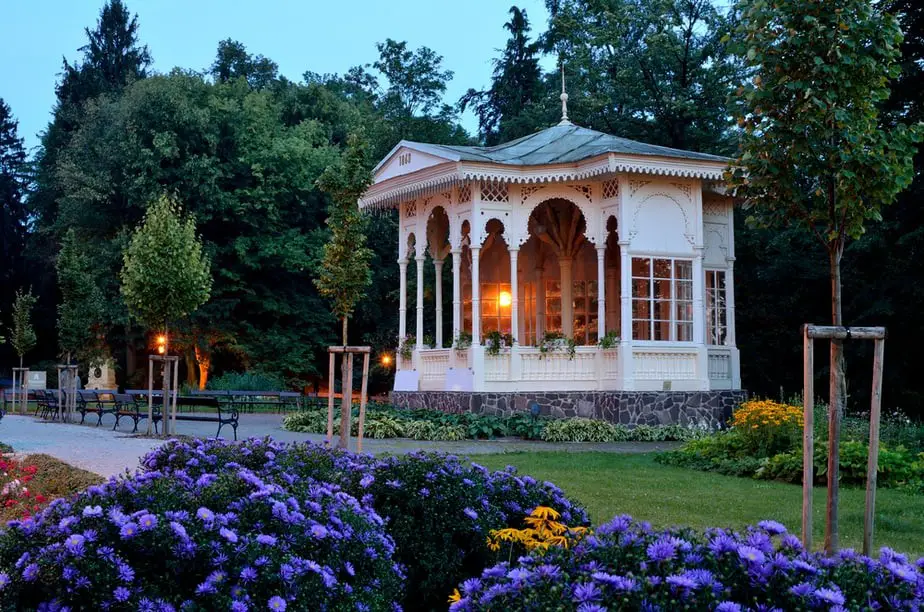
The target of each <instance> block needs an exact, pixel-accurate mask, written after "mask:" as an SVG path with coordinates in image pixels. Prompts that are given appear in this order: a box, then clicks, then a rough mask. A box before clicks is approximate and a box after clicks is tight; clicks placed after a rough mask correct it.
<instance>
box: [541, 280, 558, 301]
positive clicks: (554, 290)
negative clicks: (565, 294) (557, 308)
mask: <svg viewBox="0 0 924 612" xmlns="http://www.w3.org/2000/svg"><path fill="white" fill-rule="evenodd" d="M545 295H546V297H557V296H559V295H561V283H560V282H558V281H546V283H545Z"/></svg>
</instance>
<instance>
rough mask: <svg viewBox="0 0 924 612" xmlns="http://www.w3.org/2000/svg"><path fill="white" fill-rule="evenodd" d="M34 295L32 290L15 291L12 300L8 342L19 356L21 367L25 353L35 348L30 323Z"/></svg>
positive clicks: (34, 339) (33, 333)
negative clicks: (11, 324)
mask: <svg viewBox="0 0 924 612" xmlns="http://www.w3.org/2000/svg"><path fill="white" fill-rule="evenodd" d="M35 301H36V297H35V296H34V295H32V290H31V289H30V290H29V291H26V292H23V290H22V289H20V290H19V291H17V292H16V299H15V300H14V301H13V326H12V327H11V328H10V344H12V345H13V350H15V351H16V354H17V355H18V356H19V366H20V367H22V364H23V358H24V357H25V355H26V353H28V352H29V351H31V350H32V349H34V348H35V343H36V337H35V327H34V326H33V324H32V309H33V308H34V307H35Z"/></svg>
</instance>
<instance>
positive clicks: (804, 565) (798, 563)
mask: <svg viewBox="0 0 924 612" xmlns="http://www.w3.org/2000/svg"><path fill="white" fill-rule="evenodd" d="M792 566H793V567H794V568H796V569H798V570H802V571H803V572H806V573H807V574H812V575H814V574H817V573H818V568H816V567H815V566H814V565H812V564H811V563H808V562H806V561H803V560H802V559H795V560H793V562H792Z"/></svg>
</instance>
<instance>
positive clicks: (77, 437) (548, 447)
mask: <svg viewBox="0 0 924 612" xmlns="http://www.w3.org/2000/svg"><path fill="white" fill-rule="evenodd" d="M240 418H241V420H240V426H239V428H238V435H240V436H241V437H264V436H272V437H273V438H275V439H276V440H279V441H283V442H302V441H306V440H310V441H312V442H323V441H324V436H323V435H319V434H300V433H294V432H291V431H285V430H284V429H282V415H279V414H242V415H241V417H240ZM113 422H114V419H113V417H112V416H111V415H107V416H106V417H105V418H104V419H103V426H102V427H96V426H95V425H70V424H63V423H48V422H43V421H41V420H40V419H36V418H34V417H29V416H13V415H7V416H6V417H4V418H3V420H2V421H0V441H2V442H5V443H7V444H9V445H10V446H12V447H13V449H14V450H15V451H16V452H18V453H46V454H48V455H52V456H53V457H57V458H58V459H61V460H62V461H66V462H67V463H70V464H72V465H75V466H77V467H81V468H83V469H85V470H89V471H91V472H96V473H97V474H101V475H103V476H112V475H115V474H119V473H121V472H124V471H125V470H126V469H129V470H134V469H135V468H136V467H137V466H138V461H139V460H140V459H141V457H143V456H144V455H145V454H147V453H148V452H149V451H151V450H153V449H155V448H157V447H158V446H159V445H160V444H161V441H160V440H157V439H151V438H144V437H140V436H133V435H131V433H130V432H131V427H132V425H131V423H129V422H126V421H123V425H122V426H121V427H120V428H119V430H118V431H112V425H113ZM177 430H178V433H179V434H182V435H187V436H196V437H204V438H207V437H214V436H215V433H216V430H217V425H216V424H214V423H196V422H190V421H178V422H177ZM231 435H232V432H231V428H229V427H224V428H223V429H222V437H228V436H231ZM352 445H355V440H352V441H351V448H355V447H354V446H352ZM677 446H678V444H677V443H675V442H611V443H600V444H590V443H588V444H583V443H581V444H578V443H550V442H531V441H526V440H520V439H502V440H462V441H458V442H428V441H418V440H408V439H403V438H395V439H386V440H372V439H368V438H367V439H365V440H363V451H365V452H369V453H373V454H380V453H407V452H412V451H416V450H433V451H442V452H447V453H453V454H456V455H464V456H471V455H483V454H490V453H514V452H540V451H566V452H586V451H603V452H611V453H647V452H653V451H660V450H669V449H672V448H676V447H677Z"/></svg>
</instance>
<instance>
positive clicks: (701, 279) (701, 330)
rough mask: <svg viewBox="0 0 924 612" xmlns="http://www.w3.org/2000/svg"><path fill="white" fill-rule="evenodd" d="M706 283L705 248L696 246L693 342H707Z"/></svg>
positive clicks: (694, 256) (694, 257) (694, 260)
mask: <svg viewBox="0 0 924 612" xmlns="http://www.w3.org/2000/svg"><path fill="white" fill-rule="evenodd" d="M705 284H706V276H705V273H704V272H703V249H702V248H696V249H694V255H693V342H695V343H696V344H705V343H706V309H705V300H703V286H704V285H705ZM679 339H680V338H678V340H679Z"/></svg>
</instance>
